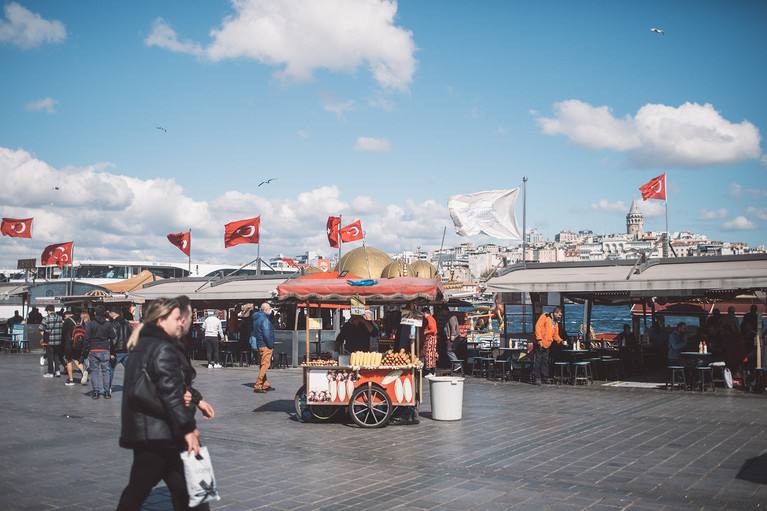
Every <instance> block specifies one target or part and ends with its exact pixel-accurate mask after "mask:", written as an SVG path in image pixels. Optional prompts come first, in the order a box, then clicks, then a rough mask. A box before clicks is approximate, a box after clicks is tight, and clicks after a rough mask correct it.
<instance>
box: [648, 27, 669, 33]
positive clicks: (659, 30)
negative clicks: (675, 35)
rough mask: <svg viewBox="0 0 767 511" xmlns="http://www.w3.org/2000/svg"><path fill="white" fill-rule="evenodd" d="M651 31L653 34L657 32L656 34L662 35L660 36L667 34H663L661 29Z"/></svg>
mask: <svg viewBox="0 0 767 511" xmlns="http://www.w3.org/2000/svg"><path fill="white" fill-rule="evenodd" d="M650 30H651V31H652V32H655V33H656V34H660V35H666V34H665V33H664V32H663V30H661V29H659V28H651V29H650Z"/></svg>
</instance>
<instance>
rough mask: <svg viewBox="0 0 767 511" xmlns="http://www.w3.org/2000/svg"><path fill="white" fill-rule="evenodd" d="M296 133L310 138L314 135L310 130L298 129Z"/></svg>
mask: <svg viewBox="0 0 767 511" xmlns="http://www.w3.org/2000/svg"><path fill="white" fill-rule="evenodd" d="M296 135H298V136H299V137H301V138H309V137H311V136H312V134H311V133H310V132H309V131H308V130H298V131H297V132H296Z"/></svg>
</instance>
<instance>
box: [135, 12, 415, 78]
mask: <svg viewBox="0 0 767 511" xmlns="http://www.w3.org/2000/svg"><path fill="white" fill-rule="evenodd" d="M232 7H233V8H234V10H235V13H234V14H233V15H230V16H227V17H225V18H224V20H223V21H222V23H221V26H220V27H219V28H215V29H212V30H211V32H210V35H211V37H212V39H213V41H212V42H211V43H210V45H209V46H207V47H206V48H201V46H200V45H199V44H197V43H193V42H191V41H184V42H180V41H179V40H178V37H177V35H176V33H175V32H174V31H173V30H172V29H171V28H170V27H169V26H168V25H167V23H165V22H164V21H163V20H161V19H158V20H157V21H156V22H155V25H154V26H153V30H152V34H151V35H150V36H149V37H147V39H146V41H145V42H146V44H147V45H149V46H152V45H156V46H159V47H162V48H167V49H170V50H171V51H179V52H184V53H191V54H194V55H199V54H200V53H202V54H204V55H205V56H206V57H207V58H208V59H210V60H212V61H219V60H223V59H237V58H243V57H244V58H249V59H253V60H256V61H258V62H261V63H263V64H266V65H269V66H279V67H282V70H281V71H279V72H277V73H276V74H277V75H278V76H279V77H281V78H288V79H292V80H296V81H306V80H310V79H311V78H312V75H313V73H314V71H315V70H317V69H327V70H330V71H334V72H335V71H342V72H355V71H356V70H357V69H358V68H359V67H360V66H363V65H366V66H367V68H368V70H369V71H370V73H371V74H372V76H373V79H374V80H375V81H376V82H377V83H378V85H379V86H380V87H381V88H383V89H385V90H399V91H407V90H408V87H409V85H410V83H411V82H412V80H413V74H414V73H415V69H416V60H415V57H414V53H415V44H414V42H413V34H412V32H410V31H409V30H405V29H403V28H401V27H397V26H395V15H396V13H397V3H396V2H395V1H392V0H325V1H323V2H317V1H315V0H273V1H271V2H264V1H261V0H232Z"/></svg>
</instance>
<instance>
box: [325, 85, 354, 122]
mask: <svg viewBox="0 0 767 511" xmlns="http://www.w3.org/2000/svg"><path fill="white" fill-rule="evenodd" d="M320 101H321V103H322V108H323V109H325V111H326V112H331V113H334V114H336V117H337V118H338V120H340V121H345V120H346V116H345V115H344V113H345V112H351V111H352V110H354V100H353V99H347V100H344V99H341V98H339V97H338V96H336V95H335V94H334V93H333V92H331V91H329V90H327V89H323V90H322V91H320Z"/></svg>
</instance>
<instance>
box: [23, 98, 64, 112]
mask: <svg viewBox="0 0 767 511" xmlns="http://www.w3.org/2000/svg"><path fill="white" fill-rule="evenodd" d="M58 103H59V102H58V100H56V99H52V98H45V99H40V100H38V101H30V102H29V103H27V105H26V106H25V108H26V109H27V110H31V111H33V112H39V111H41V110H45V111H46V112H47V113H49V114H52V113H55V112H56V105H57V104H58Z"/></svg>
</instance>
